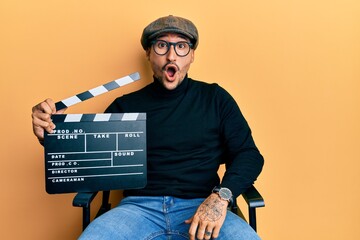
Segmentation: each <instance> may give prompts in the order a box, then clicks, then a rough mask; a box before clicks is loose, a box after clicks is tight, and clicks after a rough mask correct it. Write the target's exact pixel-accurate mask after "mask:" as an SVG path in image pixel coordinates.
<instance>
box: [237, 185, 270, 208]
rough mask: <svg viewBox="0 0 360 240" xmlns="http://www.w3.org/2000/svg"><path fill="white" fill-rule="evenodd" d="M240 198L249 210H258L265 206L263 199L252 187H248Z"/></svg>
mask: <svg viewBox="0 0 360 240" xmlns="http://www.w3.org/2000/svg"><path fill="white" fill-rule="evenodd" d="M242 196H243V197H244V199H245V201H246V203H247V204H248V206H249V207H250V208H258V207H264V206H265V202H264V198H263V197H262V196H261V194H260V193H259V192H258V190H257V189H256V188H255V187H254V186H251V187H249V188H248V189H247V190H246V191H245V192H244V193H243V194H242Z"/></svg>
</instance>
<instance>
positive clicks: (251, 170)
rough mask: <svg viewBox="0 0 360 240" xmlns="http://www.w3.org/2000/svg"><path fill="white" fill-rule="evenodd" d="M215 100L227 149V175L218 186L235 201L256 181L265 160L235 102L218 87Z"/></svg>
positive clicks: (223, 140)
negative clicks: (230, 194) (234, 198)
mask: <svg viewBox="0 0 360 240" xmlns="http://www.w3.org/2000/svg"><path fill="white" fill-rule="evenodd" d="M217 98H218V100H217V101H218V104H219V105H218V106H219V115H220V116H219V117H220V131H221V137H222V142H223V144H224V146H225V149H226V150H225V164H226V171H225V175H224V177H223V179H222V182H221V186H223V187H227V188H229V189H230V190H231V191H232V193H233V195H234V197H237V196H239V195H240V194H241V193H243V192H244V191H245V190H246V189H247V188H248V187H250V186H251V185H252V184H253V183H254V181H255V180H256V179H257V177H258V175H259V174H260V172H261V170H262V167H263V164H264V159H263V157H262V155H261V154H260V152H259V150H258V148H257V147H256V145H255V142H254V140H253V137H252V134H251V130H250V127H249V125H248V123H247V122H246V120H245V118H244V116H243V115H242V113H241V111H240V109H239V107H238V105H237V103H236V102H235V100H234V99H233V98H232V97H231V95H230V94H229V93H228V92H226V91H225V90H224V89H223V88H221V87H219V91H218V92H217Z"/></svg>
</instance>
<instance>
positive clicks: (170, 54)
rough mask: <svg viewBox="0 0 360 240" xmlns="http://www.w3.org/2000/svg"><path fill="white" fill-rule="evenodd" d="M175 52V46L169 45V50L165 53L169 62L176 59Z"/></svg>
mask: <svg viewBox="0 0 360 240" xmlns="http://www.w3.org/2000/svg"><path fill="white" fill-rule="evenodd" d="M176 56H177V55H176V52H175V46H173V45H170V49H169V52H168V53H167V59H168V60H169V61H171V62H173V61H176Z"/></svg>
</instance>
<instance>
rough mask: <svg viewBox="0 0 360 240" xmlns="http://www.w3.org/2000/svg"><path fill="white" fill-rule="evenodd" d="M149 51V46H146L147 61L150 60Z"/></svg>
mask: <svg viewBox="0 0 360 240" xmlns="http://www.w3.org/2000/svg"><path fill="white" fill-rule="evenodd" d="M150 51H151V49H150V48H148V49H146V52H145V53H146V58H147V60H148V61H149V60H150Z"/></svg>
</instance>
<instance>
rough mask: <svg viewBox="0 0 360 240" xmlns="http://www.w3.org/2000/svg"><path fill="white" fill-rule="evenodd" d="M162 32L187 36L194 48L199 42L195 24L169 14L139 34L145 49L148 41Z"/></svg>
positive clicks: (148, 43)
mask: <svg viewBox="0 0 360 240" xmlns="http://www.w3.org/2000/svg"><path fill="white" fill-rule="evenodd" d="M162 33H179V34H182V35H184V36H185V37H188V38H189V39H190V41H191V43H192V44H193V48H194V49H196V47H197V46H198V43H199V34H198V31H197V29H196V26H195V25H194V24H193V23H192V22H191V21H190V20H188V19H185V18H182V17H176V16H173V15H169V16H167V17H161V18H159V19H157V20H155V21H154V22H152V23H150V24H149V25H148V26H147V27H145V28H144V31H143V33H142V36H141V45H142V47H143V48H144V49H145V50H146V49H147V48H148V47H149V46H150V41H152V40H153V39H155V38H156V37H158V36H159V35H160V34H162Z"/></svg>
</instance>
